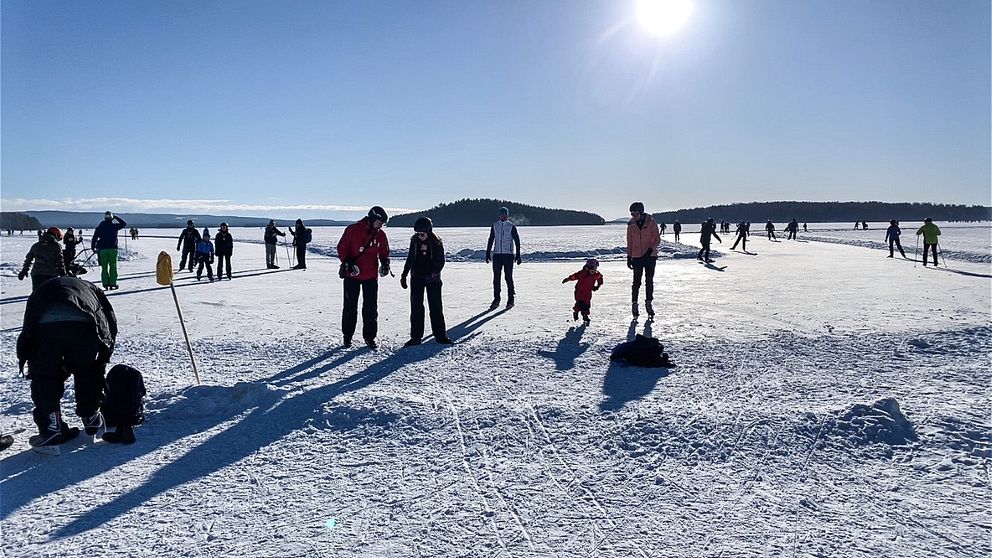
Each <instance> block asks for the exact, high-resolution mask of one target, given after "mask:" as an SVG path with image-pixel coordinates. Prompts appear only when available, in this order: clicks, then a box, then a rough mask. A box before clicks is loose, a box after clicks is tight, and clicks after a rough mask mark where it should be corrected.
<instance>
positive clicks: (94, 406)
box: [17, 277, 117, 447]
mask: <svg viewBox="0 0 992 558" xmlns="http://www.w3.org/2000/svg"><path fill="white" fill-rule="evenodd" d="M116 342H117V318H116V316H115V315H114V308H113V306H111V305H110V301H109V300H108V299H107V295H105V294H104V293H103V291H101V290H100V289H99V288H97V287H96V286H95V285H93V284H92V283H90V282H89V281H83V280H81V279H77V278H75V277H57V278H55V279H51V280H49V281H46V282H45V283H43V284H42V285H40V286H39V287H38V289H37V290H36V291H35V292H34V293H33V294H32V295H31V296H30V297H29V298H28V302H27V306H26V307H25V309H24V322H23V327H22V328H21V334H20V335H19V336H18V337H17V360H18V364H19V366H20V369H21V372H22V373H23V371H24V364H25V363H27V366H28V375H27V378H28V379H29V380H30V381H31V400H32V401H33V402H34V411H33V414H34V422H35V424H37V425H38V434H37V435H36V436H32V437H31V438H30V440H29V443H30V444H31V445H32V446H39V447H40V446H54V445H58V444H61V443H63V442H65V441H67V440H71V439H72V438H75V437H76V436H77V435H79V429H78V428H76V427H69V425H68V424H66V423H65V421H64V420H62V410H61V403H60V402H61V400H62V395H63V394H64V393H65V380H66V379H68V377H69V376H73V378H74V381H75V387H76V415H78V416H79V417H80V418H81V419H82V421H83V426H84V427H85V429H86V433H87V434H89V435H91V436H100V435H103V434H104V430H105V423H104V419H103V415H102V414H101V413H100V404H101V402H102V398H103V388H104V370H105V368H106V365H107V362H109V361H110V357H111V355H113V353H114V345H115V344H116ZM103 438H104V440H106V441H108V442H113V441H115V439H114V437H113V436H110V434H109V433H108V434H106V435H104V436H103Z"/></svg>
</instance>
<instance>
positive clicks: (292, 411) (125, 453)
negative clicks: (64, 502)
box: [0, 312, 499, 539]
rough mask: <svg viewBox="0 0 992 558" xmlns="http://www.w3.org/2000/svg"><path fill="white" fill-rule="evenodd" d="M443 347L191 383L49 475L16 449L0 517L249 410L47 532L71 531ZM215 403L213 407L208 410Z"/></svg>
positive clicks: (280, 433) (266, 439)
mask: <svg viewBox="0 0 992 558" xmlns="http://www.w3.org/2000/svg"><path fill="white" fill-rule="evenodd" d="M485 314H488V312H484V313H482V314H479V315H477V316H473V317H472V318H469V319H468V320H466V321H465V322H463V323H461V324H458V325H456V326H454V327H452V328H450V329H449V335H451V334H457V336H458V337H459V338H462V340H463V341H464V340H466V339H468V338H470V337H471V336H472V335H471V334H473V332H474V331H475V330H476V329H477V328H479V327H481V326H482V325H483V324H485V323H486V322H488V321H489V320H491V319H493V318H494V317H496V316H497V315H499V313H496V314H492V315H490V316H486V318H485V319H481V320H480V319H479V318H480V317H482V316H483V315H485ZM453 336H454V335H453ZM444 350H451V349H447V348H446V346H445V345H438V344H434V343H428V344H424V345H421V346H419V347H416V348H415V349H412V350H411V349H406V350H401V351H399V352H397V353H394V354H391V355H389V356H386V357H385V358H383V359H382V360H380V361H379V362H376V363H373V364H372V365H371V366H369V367H368V368H366V369H364V370H361V371H359V372H356V373H354V374H352V375H350V376H347V377H345V378H341V379H339V380H337V381H334V382H332V383H329V384H325V385H322V386H318V387H314V388H309V389H308V387H307V386H304V385H300V383H299V382H302V381H304V380H308V379H310V378H313V377H316V376H318V375H319V374H320V373H321V372H324V371H326V370H330V369H332V368H334V367H336V366H339V365H341V364H344V363H345V362H347V361H348V360H350V359H352V358H354V357H355V356H357V355H359V354H367V350H365V349H358V350H351V351H348V352H345V353H343V354H341V355H340V356H338V357H337V358H334V359H333V360H330V361H329V359H331V358H332V357H334V356H335V355H336V354H338V353H340V352H342V351H341V350H340V349H336V350H332V351H330V352H328V353H325V354H323V355H320V356H318V357H316V358H312V359H309V360H307V361H305V362H302V363H299V364H297V365H294V366H291V367H289V368H287V369H285V370H282V371H280V372H278V373H276V374H274V375H273V376H271V377H269V378H267V379H265V380H261V381H258V382H251V383H242V384H238V385H236V386H233V387H230V386H196V387H192V388H189V389H187V390H185V391H184V392H183V393H182V395H183V396H184V397H183V398H182V399H181V402H180V403H178V404H175V405H172V406H169V407H167V408H164V409H163V410H162V411H161V412H159V413H155V414H154V415H150V416H149V421H148V423H147V424H146V425H145V426H143V427H141V428H139V429H138V442H137V443H136V444H134V445H133V446H124V447H107V446H106V445H104V444H101V446H103V447H97V448H92V449H93V450H95V451H80V452H76V453H72V454H69V455H63V456H62V457H60V458H59V459H60V460H67V459H68V460H71V461H67V462H65V463H64V465H63V466H62V467H60V468H59V470H58V471H57V473H54V474H53V470H52V469H51V468H50V466H51V465H55V463H51V462H50V461H49V462H46V463H41V464H40V465H41V466H34V467H31V465H39V463H38V462H37V460H35V461H34V462H32V461H30V460H28V459H20V460H15V459H14V458H16V457H17V456H12V457H11V458H8V459H5V460H3V462H0V465H2V468H3V473H4V479H3V481H0V489H2V491H3V501H2V507H0V518H6V517H7V516H9V515H10V514H11V513H13V512H14V511H15V510H17V509H19V508H20V507H22V506H24V505H26V504H28V503H30V502H31V501H33V500H35V499H37V498H39V497H42V496H44V495H46V494H49V493H52V492H56V491H58V490H61V489H63V488H65V487H68V486H71V485H73V484H76V483H79V482H81V481H84V480H86V479H90V478H93V477H96V476H98V475H99V474H101V473H103V472H105V471H107V470H110V469H113V468H115V467H118V466H120V465H122V464H124V463H127V462H128V461H131V460H133V459H138V458H141V457H143V456H145V455H146V454H148V453H151V452H153V451H155V450H157V449H159V448H160V447H162V446H165V445H167V444H169V443H171V442H173V441H175V440H177V439H181V438H183V437H186V436H189V435H192V434H195V433H198V432H204V431H207V430H210V429H212V428H214V427H216V426H217V425H219V424H222V423H224V422H227V421H229V420H231V419H232V418H234V417H237V416H240V415H242V414H245V413H247V414H246V415H245V416H244V417H243V418H241V419H240V420H238V421H237V422H236V423H234V424H232V425H231V426H230V427H228V428H226V429H225V430H223V431H221V432H218V433H216V434H213V435H212V436H210V437H209V438H207V439H206V440H204V441H203V442H202V443H200V444H199V445H198V446H195V447H193V448H192V449H191V450H189V452H187V453H186V454H185V455H183V456H182V457H179V458H178V459H176V460H174V461H171V462H169V463H167V464H166V465H165V466H163V467H162V468H160V469H158V470H157V471H156V472H155V473H154V474H152V475H151V476H150V478H149V479H148V480H147V481H146V482H145V483H143V484H142V485H140V486H138V487H136V488H134V489H133V490H131V491H130V492H127V493H124V494H121V495H119V496H118V497H116V498H115V499H113V500H111V501H109V502H107V503H105V504H101V505H99V506H96V507H94V508H91V509H89V510H87V511H86V512H85V513H83V514H82V515H80V516H79V517H78V518H76V519H75V520H74V521H72V522H70V523H68V524H66V525H64V526H63V527H61V528H59V529H58V530H57V531H55V532H54V533H51V534H50V535H49V536H50V538H53V539H55V538H62V537H71V536H74V535H77V534H79V533H83V532H85V531H88V530H90V529H94V528H97V527H99V526H101V525H103V524H104V523H107V522H109V521H112V520H113V519H114V518H116V517H118V516H121V515H123V514H126V513H128V512H129V511H131V510H132V509H134V508H137V507H139V506H141V505H142V504H144V503H145V502H147V501H148V500H150V499H152V498H155V497H156V496H158V495H160V494H163V493H165V492H167V491H169V490H171V489H173V488H176V487H178V486H182V485H184V484H186V483H190V482H194V481H196V480H197V479H201V478H203V477H205V476H208V475H211V474H214V473H217V472H218V471H220V470H222V469H223V468H224V467H226V466H228V465H231V464H233V463H236V462H238V461H240V460H241V459H243V458H245V457H248V456H250V455H252V454H254V453H255V452H257V451H259V450H260V449H262V448H264V447H266V446H268V445H270V444H272V443H274V442H276V441H278V440H280V439H281V438H283V437H284V436H286V435H287V434H290V433H292V432H294V431H296V430H299V429H302V428H304V427H306V426H307V424H308V423H309V422H311V421H314V420H315V419H320V418H321V416H322V413H323V407H324V405H325V404H326V403H328V402H330V401H331V400H333V399H334V398H335V397H338V396H339V395H343V394H346V393H349V392H353V391H357V390H359V389H362V388H364V387H366V386H369V385H371V384H373V383H375V382H377V381H379V380H381V379H383V378H385V377H386V376H388V375H390V374H392V373H393V372H395V371H396V370H398V369H400V368H402V367H403V366H406V365H408V364H411V363H414V362H417V361H421V360H426V359H429V358H430V357H432V356H434V355H436V354H438V353H439V352H441V351H444ZM314 367H316V368H314ZM290 384H293V385H290ZM215 408H217V409H219V410H217V411H213V409H215ZM204 409H206V412H205V413H204V412H203V410H204ZM341 428H342V429H346V428H348V426H347V425H344V426H341ZM35 457H37V456H35ZM18 465H21V467H18ZM12 468H13V469H20V470H11V469H12ZM108 488H109V487H108Z"/></svg>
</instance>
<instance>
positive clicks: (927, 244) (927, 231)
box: [916, 217, 940, 267]
mask: <svg viewBox="0 0 992 558" xmlns="http://www.w3.org/2000/svg"><path fill="white" fill-rule="evenodd" d="M921 234H922V235H923V265H924V266H926V265H927V250H928V249H930V250H933V266H934V267H937V237H938V236H940V227H938V226H937V225H934V224H933V219H931V218H929V217H927V218H926V219H924V220H923V226H922V227H920V228H919V230H917V231H916V236H920V235H921Z"/></svg>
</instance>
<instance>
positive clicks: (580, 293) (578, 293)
mask: <svg viewBox="0 0 992 558" xmlns="http://www.w3.org/2000/svg"><path fill="white" fill-rule="evenodd" d="M568 280H569V281H578V283H576V284H575V300H581V301H584V302H589V301H590V300H592V291H593V289H594V288H595V289H598V288H599V287H600V285H602V284H603V274H602V273H600V272H598V271H589V270H588V269H586V268H584V267H583V268H582V269H581V270H579V271H576V272H575V273H573V274H571V275H569V276H568Z"/></svg>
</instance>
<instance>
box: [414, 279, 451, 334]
mask: <svg viewBox="0 0 992 558" xmlns="http://www.w3.org/2000/svg"><path fill="white" fill-rule="evenodd" d="M424 291H426V292H427V306H428V307H429V308H430V312H431V333H433V334H434V338H435V339H443V338H445V337H447V336H448V334H447V333H446V328H445V325H444V308H443V307H442V305H441V280H440V279H438V280H436V281H434V282H433V283H425V282H424V278H418V277H413V278H412V280H411V281H410V339H416V340H418V341H419V340H421V339H423V337H424Z"/></svg>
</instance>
